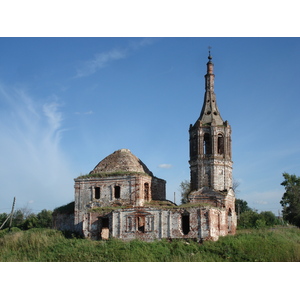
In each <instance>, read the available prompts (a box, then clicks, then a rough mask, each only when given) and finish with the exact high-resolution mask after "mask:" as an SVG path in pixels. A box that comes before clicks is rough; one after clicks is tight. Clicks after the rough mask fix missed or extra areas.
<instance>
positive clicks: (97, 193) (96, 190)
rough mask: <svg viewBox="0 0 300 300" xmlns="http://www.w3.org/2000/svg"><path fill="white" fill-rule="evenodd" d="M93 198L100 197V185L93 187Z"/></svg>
mask: <svg viewBox="0 0 300 300" xmlns="http://www.w3.org/2000/svg"><path fill="white" fill-rule="evenodd" d="M95 199H100V187H97V186H96V187H95Z"/></svg>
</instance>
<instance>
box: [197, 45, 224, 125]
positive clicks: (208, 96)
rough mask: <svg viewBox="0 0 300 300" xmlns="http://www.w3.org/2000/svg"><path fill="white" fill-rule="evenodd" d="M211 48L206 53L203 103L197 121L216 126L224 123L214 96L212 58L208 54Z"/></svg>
mask: <svg viewBox="0 0 300 300" xmlns="http://www.w3.org/2000/svg"><path fill="white" fill-rule="evenodd" d="M210 49H211V47H209V52H208V62H207V64H206V66H207V72H206V75H205V76H204V77H205V94H204V102H203V106H202V110H201V114H200V117H199V120H200V121H202V123H204V124H211V123H212V122H213V121H214V123H215V124H216V125H223V123H224V121H223V120H222V117H221V115H220V113H219V110H218V106H217V102H216V95H215V92H214V81H215V75H214V64H213V62H212V56H211V53H210Z"/></svg>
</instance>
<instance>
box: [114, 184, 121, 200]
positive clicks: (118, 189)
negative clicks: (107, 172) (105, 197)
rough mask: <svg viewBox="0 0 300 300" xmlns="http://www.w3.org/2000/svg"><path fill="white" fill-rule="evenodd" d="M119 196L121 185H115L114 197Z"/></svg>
mask: <svg viewBox="0 0 300 300" xmlns="http://www.w3.org/2000/svg"><path fill="white" fill-rule="evenodd" d="M120 196H121V187H119V186H115V198H117V199H118V198H120Z"/></svg>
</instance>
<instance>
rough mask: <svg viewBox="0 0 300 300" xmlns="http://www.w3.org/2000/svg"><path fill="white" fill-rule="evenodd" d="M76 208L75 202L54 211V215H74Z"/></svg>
mask: <svg viewBox="0 0 300 300" xmlns="http://www.w3.org/2000/svg"><path fill="white" fill-rule="evenodd" d="M74 208H75V201H72V202H70V203H68V204H66V205H63V206H60V207H57V208H55V209H54V211H53V214H73V213H74Z"/></svg>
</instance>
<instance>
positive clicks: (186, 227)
mask: <svg viewBox="0 0 300 300" xmlns="http://www.w3.org/2000/svg"><path fill="white" fill-rule="evenodd" d="M181 220H182V232H183V234H188V233H189V231H190V215H182V218H181Z"/></svg>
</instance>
